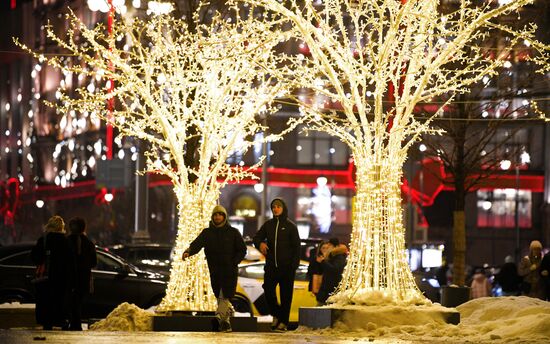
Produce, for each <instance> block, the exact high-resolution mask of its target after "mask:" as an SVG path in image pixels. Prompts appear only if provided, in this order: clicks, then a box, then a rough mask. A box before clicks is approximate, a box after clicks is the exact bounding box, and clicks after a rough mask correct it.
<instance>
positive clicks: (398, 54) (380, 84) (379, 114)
mask: <svg viewBox="0 0 550 344" xmlns="http://www.w3.org/2000/svg"><path fill="white" fill-rule="evenodd" d="M244 1H245V2H247V3H249V4H252V5H253V6H261V7H264V8H265V9H266V10H268V11H270V12H271V13H272V15H270V16H269V17H271V18H275V19H277V20H281V21H286V23H285V24H283V26H282V27H284V28H286V29H287V30H288V31H289V32H291V34H292V36H293V37H294V38H295V39H297V40H301V42H302V44H304V45H305V46H306V47H307V49H308V50H309V53H310V55H311V56H309V57H305V56H303V55H298V56H296V57H291V56H289V57H288V59H289V63H290V64H291V66H290V67H289V68H288V69H287V70H281V76H280V78H284V77H285V76H286V78H287V80H288V82H289V83H291V84H292V85H293V86H295V87H296V88H302V89H304V88H305V89H308V90H310V92H311V95H310V97H306V98H303V97H297V100H298V101H299V102H300V103H301V105H302V107H301V110H302V111H303V113H304V114H305V115H306V116H305V117H306V118H309V119H310V120H309V128H310V129H313V130H321V131H325V132H327V133H329V134H332V135H334V136H336V137H338V138H340V140H342V141H343V142H344V143H346V144H347V145H348V146H349V148H350V150H351V152H352V155H353V159H354V160H355V165H356V197H355V202H354V208H353V214H354V216H353V231H352V236H351V248H350V255H349V257H348V263H347V266H346V269H345V271H344V274H343V278H342V282H341V283H340V285H339V287H338V290H337V292H336V293H335V295H333V296H332V297H331V298H330V299H329V300H330V301H331V302H338V303H343V304H349V303H351V304H372V303H382V302H383V303H388V302H395V303H404V304H421V303H425V302H426V299H425V298H424V297H423V296H422V294H421V293H420V291H419V290H418V288H417V287H416V285H415V282H414V278H413V276H412V273H411V271H410V268H409V267H408V265H407V260H406V256H405V250H404V249H405V240H404V227H403V223H402V222H403V220H402V208H401V191H400V185H401V180H402V167H403V164H404V162H405V160H406V157H407V151H408V149H409V148H410V146H411V145H412V144H413V143H414V142H415V141H416V140H417V139H418V138H419V136H420V135H421V134H423V133H430V132H434V131H433V130H431V129H430V127H429V125H430V121H422V122H420V121H418V120H417V119H415V117H414V114H415V108H416V106H417V104H420V103H423V102H429V101H430V100H431V99H433V98H435V97H438V96H441V95H444V94H445V95H451V97H450V98H449V99H450V100H449V101H451V100H452V95H453V94H460V93H463V92H465V91H466V90H467V87H468V86H469V85H471V84H474V83H476V82H479V81H480V80H481V79H482V78H483V77H484V76H486V75H494V74H495V73H496V71H497V69H498V68H499V67H500V66H501V65H502V64H503V62H504V60H503V59H502V57H501V56H497V57H496V58H493V59H491V58H489V56H488V55H487V54H486V53H485V51H484V49H483V47H478V46H475V45H473V42H476V40H477V39H478V38H479V37H483V36H484V35H486V32H487V30H489V29H498V30H502V31H504V32H507V33H509V35H510V39H511V41H510V47H512V46H514V45H515V43H516V42H517V41H519V40H526V39H527V40H530V42H531V45H532V47H533V48H534V50H539V51H541V50H544V49H546V48H547V47H545V46H543V45H542V44H541V43H539V42H537V41H536V40H535V39H534V38H533V31H534V28H533V27H528V28H525V29H523V30H520V31H515V30H513V29H512V28H510V27H507V26H505V25H503V24H498V23H496V22H494V21H493V19H494V18H496V17H498V16H500V15H503V14H509V13H512V12H514V11H516V10H517V9H519V8H521V7H522V6H523V5H525V4H528V3H530V2H531V1H529V0H516V1H510V2H507V3H506V4H504V5H502V6H500V5H498V4H497V3H496V2H486V3H482V4H480V5H474V4H473V3H472V2H471V1H466V0H464V1H459V5H458V9H456V10H454V11H452V12H450V13H445V14H442V13H440V12H439V9H438V5H439V1H435V0H434V1H426V0H408V1H398V0H360V1H355V0H353V1H352V0H325V1H316V2H312V1H308V0H306V1H304V2H300V1H296V0H289V1H286V2H279V1H277V0H244ZM477 3H478V2H476V4H477ZM466 47H468V50H470V51H472V50H473V51H474V52H475V54H474V55H470V54H467V53H466V52H465V49H466ZM547 57H548V56H547V55H543V56H540V55H539V58H538V59H533V62H534V63H538V64H540V65H544V63H545V58H547ZM457 65H460V68H456V66H457ZM546 69H548V65H546ZM284 73H286V75H284ZM311 99H313V100H311ZM443 106H444V105H443ZM443 106H442V107H441V108H440V109H439V111H437V112H436V114H435V116H438V115H439V114H440V113H441V109H442V108H443ZM331 108H332V109H331ZM455 249H456V250H458V251H459V252H460V251H461V252H462V253H463V252H464V247H463V246H460V245H459V246H456V247H455ZM455 257H456V256H455ZM454 263H455V265H456V264H463V259H462V261H461V260H460V258H459V259H458V260H457V261H455V262H454Z"/></svg>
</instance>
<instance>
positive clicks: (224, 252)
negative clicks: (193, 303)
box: [182, 205, 246, 332]
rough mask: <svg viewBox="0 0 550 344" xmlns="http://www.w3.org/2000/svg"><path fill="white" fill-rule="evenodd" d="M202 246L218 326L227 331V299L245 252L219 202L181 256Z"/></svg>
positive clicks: (229, 328)
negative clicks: (206, 223)
mask: <svg viewBox="0 0 550 344" xmlns="http://www.w3.org/2000/svg"><path fill="white" fill-rule="evenodd" d="M202 248H204V253H205V254H206V261H207V262H208V270H210V283H211V285H212V290H213V291H214V295H216V298H217V299H218V300H217V301H218V309H217V310H216V316H217V317H218V321H219V324H220V327H219V329H220V331H221V332H231V323H230V321H229V320H230V318H231V316H232V315H233V313H234V310H233V306H232V305H231V302H230V300H231V298H232V297H233V296H234V295H235V289H236V288H237V277H238V265H239V263H240V262H241V260H243V258H244V256H245V255H246V245H245V243H244V240H243V237H242V236H241V233H239V231H238V230H237V229H236V228H233V227H231V226H230V225H229V223H228V222H227V211H226V210H225V208H224V207H222V206H221V205H217V206H215V207H214V209H213V210H212V218H211V221H210V225H209V226H208V228H205V229H203V231H202V232H201V233H200V234H199V236H198V237H197V238H196V239H195V240H193V242H192V243H191V244H190V245H189V248H188V249H187V250H185V252H183V256H182V259H183V260H185V259H187V258H188V257H190V256H192V255H194V254H197V253H199V251H200V250H201V249H202Z"/></svg>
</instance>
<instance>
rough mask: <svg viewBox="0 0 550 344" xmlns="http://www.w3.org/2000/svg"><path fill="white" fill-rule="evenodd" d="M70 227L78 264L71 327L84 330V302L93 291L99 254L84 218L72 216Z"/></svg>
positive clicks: (71, 240) (69, 237)
mask: <svg viewBox="0 0 550 344" xmlns="http://www.w3.org/2000/svg"><path fill="white" fill-rule="evenodd" d="M69 229H70V231H71V234H70V235H69V236H68V237H67V240H68V242H69V247H70V248H71V252H72V255H73V259H74V262H75V265H76V271H75V272H76V276H75V278H74V280H73V282H74V286H73V290H72V293H71V317H70V319H69V320H70V325H69V329H70V330H72V331H82V319H81V318H82V304H83V303H84V300H85V299H86V297H87V296H88V295H89V294H90V293H91V292H93V288H92V284H93V280H92V268H93V267H95V266H96V265H97V256H96V251H95V245H94V243H93V242H92V241H91V240H90V239H88V236H87V235H86V221H85V220H84V219H83V218H81V217H74V218H72V219H71V220H70V221H69Z"/></svg>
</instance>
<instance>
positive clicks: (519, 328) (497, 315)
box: [299, 296, 550, 343]
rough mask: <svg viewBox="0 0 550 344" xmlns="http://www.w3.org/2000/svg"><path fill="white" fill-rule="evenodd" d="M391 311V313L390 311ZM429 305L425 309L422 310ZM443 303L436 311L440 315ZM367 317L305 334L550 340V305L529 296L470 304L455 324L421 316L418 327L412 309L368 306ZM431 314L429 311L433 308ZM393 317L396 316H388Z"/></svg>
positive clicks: (356, 315) (431, 339) (461, 308)
mask: <svg viewBox="0 0 550 344" xmlns="http://www.w3.org/2000/svg"><path fill="white" fill-rule="evenodd" d="M389 307H391V310H388V309H389ZM419 307H424V306H419ZM437 307H441V306H439V305H438V304H435V305H433V308H432V310H433V311H434V312H436V313H437ZM364 308H366V309H369V310H368V311H365V312H362V313H354V315H353V317H343V318H342V321H339V322H337V323H336V324H335V325H334V328H331V329H323V330H311V329H306V328H300V329H299V331H303V332H311V331H313V332H316V333H319V332H322V333H323V334H327V335H335V336H338V337H340V338H342V337H350V336H351V337H352V338H353V340H357V339H358V338H369V339H370V340H372V339H400V340H413V341H426V342H442V341H450V342H457V341H460V342H462V341H465V340H468V341H473V342H476V341H477V342H487V341H490V342H492V343H493V342H502V343H510V342H529V343H548V342H550V303H549V302H546V301H542V300H539V299H533V298H530V297H526V296H520V297H495V298H491V297H487V298H480V299H475V300H472V301H469V302H467V303H465V304H463V305H461V306H459V307H457V308H456V309H457V310H458V311H459V312H460V320H461V321H460V324H459V325H451V324H446V323H444V322H442V321H441V319H439V320H438V318H437V317H428V316H422V313H423V312H419V313H420V315H417V314H415V315H414V317H419V319H418V320H419V321H416V324H417V325H413V324H412V323H413V322H412V320H411V319H410V318H411V314H413V313H411V310H410V308H411V307H410V306H386V307H384V306H367V307H364ZM427 308H428V309H426V315H427V314H429V313H430V311H429V308H430V307H429V306H428V307H427ZM390 313H391V314H392V315H391V318H390V317H389V316H388V314H390Z"/></svg>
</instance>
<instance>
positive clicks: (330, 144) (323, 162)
mask: <svg viewBox="0 0 550 344" xmlns="http://www.w3.org/2000/svg"><path fill="white" fill-rule="evenodd" d="M296 150H297V151H298V154H297V156H298V158H297V160H298V164H299V165H314V166H346V165H347V164H348V157H349V151H348V148H347V146H346V145H345V144H344V143H342V142H341V141H340V140H339V139H338V138H336V137H332V136H330V135H329V134H327V133H324V132H320V131H312V130H311V131H309V133H308V135H307V136H306V134H305V133H302V132H301V131H300V134H299V136H298V145H297V146H296Z"/></svg>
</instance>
